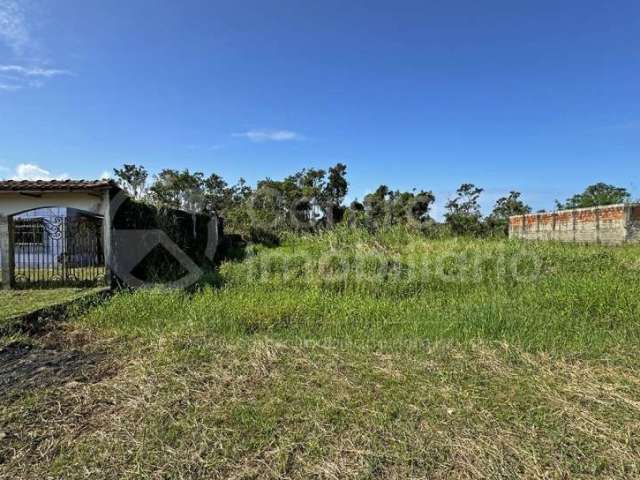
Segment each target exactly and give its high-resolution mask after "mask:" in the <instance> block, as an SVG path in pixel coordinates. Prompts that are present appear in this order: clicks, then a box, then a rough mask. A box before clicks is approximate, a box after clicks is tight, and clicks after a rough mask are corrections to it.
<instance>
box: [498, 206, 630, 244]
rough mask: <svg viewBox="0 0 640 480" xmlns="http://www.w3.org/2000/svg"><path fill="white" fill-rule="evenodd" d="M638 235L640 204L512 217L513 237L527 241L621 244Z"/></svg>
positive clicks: (511, 234)
mask: <svg viewBox="0 0 640 480" xmlns="http://www.w3.org/2000/svg"><path fill="white" fill-rule="evenodd" d="M523 227H524V228H523ZM636 234H637V236H638V237H640V205H611V206H606V207H597V208H589V209H577V210H564V211H559V212H553V213H532V214H528V215H517V216H514V217H511V218H510V219H509V236H510V237H512V238H522V239H527V240H557V241H564V242H579V243H605V244H619V243H623V242H625V241H628V240H633V238H632V237H633V236H634V235H636ZM639 239H640V238H639Z"/></svg>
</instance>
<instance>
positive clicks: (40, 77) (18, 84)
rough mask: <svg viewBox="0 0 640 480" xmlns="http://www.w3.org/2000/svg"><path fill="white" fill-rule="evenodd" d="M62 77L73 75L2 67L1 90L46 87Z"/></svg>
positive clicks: (35, 68) (0, 68) (8, 66)
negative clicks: (54, 78) (47, 82)
mask: <svg viewBox="0 0 640 480" xmlns="http://www.w3.org/2000/svg"><path fill="white" fill-rule="evenodd" d="M0 1H2V0H0ZM60 75H71V72H70V71H68V70H61V69H58V68H45V67H38V66H29V67H27V66H23V65H0V90H4V91H16V90H21V89H23V88H40V87H42V86H43V85H44V81H45V80H47V79H49V78H52V77H57V76H60Z"/></svg>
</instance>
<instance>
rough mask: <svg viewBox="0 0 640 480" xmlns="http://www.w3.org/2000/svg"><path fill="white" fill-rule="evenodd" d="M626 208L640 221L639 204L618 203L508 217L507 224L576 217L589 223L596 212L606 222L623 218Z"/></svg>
mask: <svg viewBox="0 0 640 480" xmlns="http://www.w3.org/2000/svg"><path fill="white" fill-rule="evenodd" d="M627 208H631V212H632V213H631V215H632V217H633V218H638V219H640V204H637V203H636V204H634V203H619V204H617V205H603V206H601V207H589V208H576V209H573V210H557V211H555V212H545V213H526V214H524V215H515V216H513V217H509V223H510V224H511V225H514V226H515V225H518V226H519V225H522V222H523V219H524V223H525V225H530V224H533V223H536V222H540V223H543V224H547V223H551V222H553V219H554V218H555V219H556V221H568V220H570V219H572V218H573V216H574V215H575V216H576V220H577V221H581V222H591V221H595V212H596V210H598V212H599V215H600V218H601V219H606V220H615V219H620V218H622V217H623V216H624V212H625V210H626V209H627Z"/></svg>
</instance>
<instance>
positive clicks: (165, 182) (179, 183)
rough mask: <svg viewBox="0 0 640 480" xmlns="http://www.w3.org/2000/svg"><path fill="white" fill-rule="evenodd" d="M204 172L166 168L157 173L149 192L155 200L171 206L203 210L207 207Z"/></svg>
mask: <svg viewBox="0 0 640 480" xmlns="http://www.w3.org/2000/svg"><path fill="white" fill-rule="evenodd" d="M204 183H205V181H204V174H203V173H201V172H194V173H191V172H190V171H189V169H185V170H182V171H179V170H172V169H164V170H162V171H161V172H160V173H159V174H158V175H156V178H155V181H154V183H153V185H151V188H149V192H150V194H151V197H152V199H153V201H154V202H155V203H156V204H158V205H162V206H165V207H169V208H178V209H181V210H185V211H188V212H201V211H203V210H204V209H205V203H206V202H205V200H206V199H205V195H204Z"/></svg>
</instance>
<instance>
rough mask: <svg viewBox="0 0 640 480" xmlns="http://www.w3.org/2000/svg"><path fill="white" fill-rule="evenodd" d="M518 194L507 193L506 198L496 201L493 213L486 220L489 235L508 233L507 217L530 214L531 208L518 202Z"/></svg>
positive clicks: (520, 201)
mask: <svg viewBox="0 0 640 480" xmlns="http://www.w3.org/2000/svg"><path fill="white" fill-rule="evenodd" d="M520 196H521V194H520V192H514V191H511V192H509V195H507V196H506V197H501V198H499V199H498V200H497V201H496V204H495V206H494V207H493V211H492V212H491V214H490V215H489V216H488V217H487V219H486V222H485V223H486V226H487V229H488V231H489V232H490V233H503V234H505V235H506V234H507V233H508V232H509V217H511V216H513V215H524V214H526V213H531V207H530V206H529V205H527V204H525V203H524V202H523V201H522V200H520Z"/></svg>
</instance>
